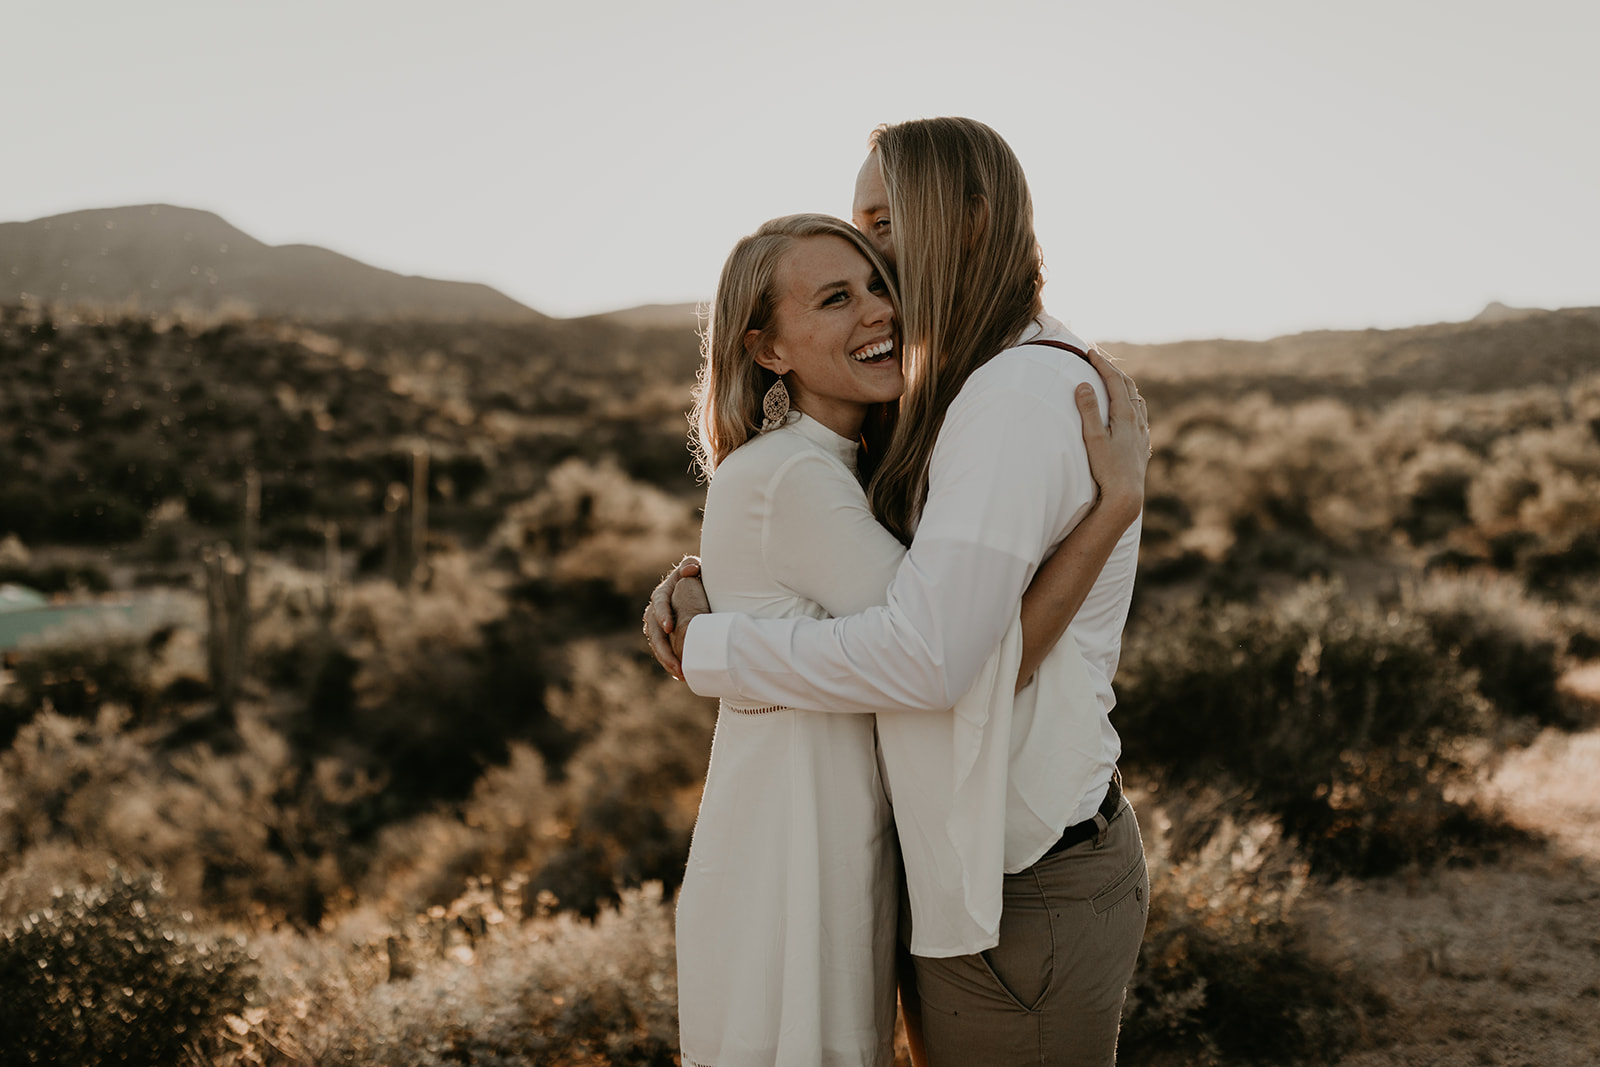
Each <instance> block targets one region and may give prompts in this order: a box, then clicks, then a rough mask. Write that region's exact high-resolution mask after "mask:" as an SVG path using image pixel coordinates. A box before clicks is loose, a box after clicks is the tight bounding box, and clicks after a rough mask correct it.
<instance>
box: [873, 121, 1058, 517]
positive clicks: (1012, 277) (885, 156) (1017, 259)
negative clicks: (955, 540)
mask: <svg viewBox="0 0 1600 1067" xmlns="http://www.w3.org/2000/svg"><path fill="white" fill-rule="evenodd" d="M869 144H870V145H871V150H872V151H874V152H876V153H877V154H878V163H879V166H880V167H881V168H882V171H883V184H884V188H885V190H886V191H887V193H888V197H889V217H890V224H889V225H890V233H891V235H892V236H893V239H894V247H895V258H896V261H897V264H898V271H899V273H898V284H899V290H900V336H901V339H902V340H901V349H900V351H901V365H902V366H903V367H904V369H905V376H906V391H905V395H904V396H903V397H902V398H901V400H900V417H899V420H898V425H897V427H896V429H895V432H894V436H893V437H892V439H891V440H890V442H889V447H888V450H887V451H886V452H885V454H884V457H883V460H882V462H881V463H879V464H878V466H877V468H876V472H875V473H874V475H873V478H872V482H871V484H870V486H869V488H868V495H869V497H870V499H871V501H872V510H873V513H874V514H875V515H876V516H877V518H878V521H879V522H881V523H883V525H884V526H886V527H887V528H888V529H889V530H890V532H892V533H893V534H894V535H895V536H896V537H898V538H900V540H901V541H903V542H905V543H906V544H910V543H911V533H912V531H913V530H914V529H915V528H916V523H917V519H918V517H919V516H920V515H921V513H922V505H923V504H924V503H925V502H926V500H927V496H928V461H929V459H930V458H931V457H932V455H933V445H934V441H935V439H936V438H937V437H938V436H939V429H940V427H941V426H943V425H944V418H945V413H946V412H947V411H949V409H950V403H951V401H953V400H954V399H955V397H956V394H957V393H959V392H960V391H961V387H962V386H963V385H965V384H966V381H967V378H968V377H970V376H971V374H972V372H973V371H975V370H977V369H978V368H979V367H981V366H982V365H983V364H984V363H986V362H987V361H988V360H989V359H990V358H992V357H993V356H995V355H996V354H998V353H999V352H1001V351H1003V350H1004V349H1006V348H1009V347H1011V346H1012V345H1014V344H1015V343H1016V342H1017V340H1018V339H1019V338H1020V337H1021V335H1022V332H1023V331H1024V330H1025V329H1026V328H1027V326H1028V324H1029V323H1030V322H1032V321H1033V320H1034V319H1035V318H1036V317H1038V316H1039V315H1040V314H1041V313H1042V312H1043V310H1044V305H1043V302H1042V301H1041V299H1040V290H1041V289H1042V288H1043V287H1044V257H1043V255H1042V254H1041V253H1040V251H1039V242H1038V240H1037V239H1036V238H1035V237H1034V232H1033V198H1032V197H1031V196H1030V195H1029V193H1028V182H1027V179H1026V177H1025V176H1024V175H1023V173H1022V164H1021V163H1019V162H1018V161H1017V157H1016V154H1015V153H1013V152H1012V151H1011V146H1010V145H1008V144H1006V142H1005V140H1004V139H1002V138H1001V136H1000V135H999V134H998V133H996V132H995V131H994V130H992V129H990V128H989V127H988V126H985V125H984V124H983V123H981V122H976V121H974V120H972V119H964V118H937V119H919V120H916V121H914V122H902V123H899V124H898V125H893V126H879V127H878V128H877V129H876V130H874V131H873V132H872V137H871V139H870V141H869Z"/></svg>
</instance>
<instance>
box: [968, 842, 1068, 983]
mask: <svg viewBox="0 0 1600 1067" xmlns="http://www.w3.org/2000/svg"><path fill="white" fill-rule="evenodd" d="M1006 883H1007V884H1006V892H1005V903H1004V906H1003V908H1002V910H1001V912H1000V943H999V944H998V945H996V946H995V947H994V948H991V949H989V950H988V951H986V952H982V953H980V954H979V955H980V957H981V958H982V960H983V962H984V965H985V966H987V967H988V969H989V972H990V973H991V974H993V975H994V980H995V982H996V983H997V984H998V985H999V986H1000V988H1001V989H1003V990H1004V991H1005V992H1006V993H1007V994H1008V995H1009V996H1010V997H1011V999H1012V1000H1014V1001H1016V1004H1017V1006H1018V1007H1019V1008H1022V1009H1023V1010H1025V1011H1032V1010H1034V1008H1036V1007H1037V1006H1038V1005H1039V1002H1040V1001H1042V1000H1043V999H1044V997H1045V994H1046V993H1048V992H1049V991H1050V983H1051V981H1052V980H1053V979H1054V977H1055V963H1056V931H1055V920H1054V918H1053V916H1052V915H1051V913H1050V905H1049V902H1048V901H1047V900H1046V899H1045V894H1044V888H1043V887H1042V886H1041V885H1040V884H1039V880H1038V879H1037V878H1036V877H1035V876H1034V874H1033V872H1032V871H1023V872H1022V873H1020V874H1014V875H1007V876H1006Z"/></svg>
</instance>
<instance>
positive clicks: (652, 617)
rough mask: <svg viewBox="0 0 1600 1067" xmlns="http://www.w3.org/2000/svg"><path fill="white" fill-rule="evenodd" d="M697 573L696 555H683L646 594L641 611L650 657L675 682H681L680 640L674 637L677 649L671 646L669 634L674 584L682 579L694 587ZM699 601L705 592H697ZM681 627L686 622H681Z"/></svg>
mask: <svg viewBox="0 0 1600 1067" xmlns="http://www.w3.org/2000/svg"><path fill="white" fill-rule="evenodd" d="M699 573H700V559H699V557H697V556H684V557H683V559H682V560H680V561H679V562H678V565H677V566H676V567H674V568H672V570H671V572H670V573H668V574H667V576H666V577H665V578H663V579H661V584H660V585H658V586H656V588H655V592H653V593H651V594H650V603H649V604H647V605H646V606H645V609H644V639H645V641H646V642H648V643H649V645H650V654H651V655H652V656H654V657H655V658H656V662H657V663H659V664H661V667H662V669H663V670H665V671H666V672H667V673H668V674H670V675H672V676H673V677H674V678H676V679H677V680H678V681H680V682H681V681H683V663H682V662H681V656H682V652H683V639H682V638H681V637H679V638H678V641H677V648H676V649H674V647H673V640H672V633H673V629H674V628H675V627H676V626H677V623H678V619H677V613H676V612H675V611H674V610H673V607H672V594H673V591H674V590H675V589H677V587H678V583H679V582H681V581H682V580H683V579H685V578H695V583H694V584H696V585H699V584H700V582H699V579H698V578H696V575H698V574H699ZM700 599H701V600H702V601H703V600H704V599H705V590H704V589H702V590H701V591H700ZM683 621H684V623H685V624H687V623H688V620H687V619H685V620H683Z"/></svg>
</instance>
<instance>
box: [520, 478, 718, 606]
mask: <svg viewBox="0 0 1600 1067" xmlns="http://www.w3.org/2000/svg"><path fill="white" fill-rule="evenodd" d="M698 541H699V532H698V527H697V524H696V522H695V518H694V511H693V509H692V508H691V507H690V506H689V505H687V504H686V503H685V502H683V501H682V500H679V499H677V498H676V497H673V496H670V495H668V494H666V493H664V492H662V491H661V490H659V489H656V488H654V487H653V486H649V485H645V484H643V483H641V482H636V481H634V480H632V479H631V478H629V477H628V476H627V475H626V474H624V473H623V472H622V470H621V469H620V468H618V467H617V465H616V464H615V462H613V461H611V460H609V459H608V460H605V461H603V462H601V463H599V464H590V463H586V462H584V461H583V460H580V459H570V460H567V461H566V462H564V463H562V464H560V465H559V466H557V467H556V468H555V469H553V470H552V471H551V472H550V475H549V480H548V483H547V484H546V486H545V488H544V489H543V490H541V491H540V492H539V493H537V494H535V495H534V496H532V497H529V498H528V499H526V500H524V501H522V502H521V503H518V504H513V505H512V506H511V507H510V508H508V509H507V510H506V514H505V518H504V520H503V521H502V522H501V524H500V526H499V527H498V528H496V530H495V532H494V535H493V536H492V538H491V539H490V543H491V545H492V546H494V547H496V548H498V549H500V550H501V551H502V552H504V553H507V554H509V555H510V556H511V557H512V558H513V559H514V560H515V562H516V566H517V567H518V569H519V570H520V572H521V573H522V575H523V577H524V578H527V579H530V580H542V581H546V582H555V583H559V584H560V585H563V586H580V585H582V584H584V583H588V582H595V583H600V584H602V585H603V586H605V587H608V588H609V589H610V590H612V591H614V592H615V593H616V594H617V596H618V598H619V602H620V603H625V604H627V605H628V615H627V616H626V617H623V616H620V615H619V616H618V617H617V618H615V619H613V620H611V621H612V624H613V625H620V624H621V623H622V622H623V621H624V618H626V621H627V622H632V621H634V620H633V619H632V617H631V616H632V615H634V614H637V612H636V611H635V610H634V607H633V606H634V605H637V604H642V603H643V602H644V598H645V597H646V596H647V595H648V594H649V592H650V590H651V589H653V588H655V584H656V581H657V580H658V579H659V578H660V577H661V575H662V574H663V573H665V572H666V571H667V570H668V569H669V568H670V567H671V566H672V564H673V563H675V562H676V561H677V560H678V559H679V558H680V557H681V556H682V555H683V553H684V552H686V551H689V550H691V549H692V548H693V547H694V545H695V544H697V543H698Z"/></svg>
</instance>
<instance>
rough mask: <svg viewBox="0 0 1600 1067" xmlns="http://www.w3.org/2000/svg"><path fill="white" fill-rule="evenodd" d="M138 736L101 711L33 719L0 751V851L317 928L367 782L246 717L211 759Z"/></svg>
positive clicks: (346, 859)
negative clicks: (83, 855)
mask: <svg viewBox="0 0 1600 1067" xmlns="http://www.w3.org/2000/svg"><path fill="white" fill-rule="evenodd" d="M147 741H148V738H147V737H145V736H142V735H141V734H139V733H138V732H132V731H129V730H128V729H127V715H126V712H125V711H123V710H121V709H119V708H117V707H116V706H115V705H105V706H103V707H102V708H101V709H100V712H99V713H98V715H97V716H96V718H95V719H94V720H93V721H92V722H91V721H84V720H81V719H69V718H66V717H65V716H61V715H58V714H55V713H53V712H43V713H41V714H39V715H38V716H36V717H35V718H34V720H33V721H32V722H31V723H29V724H28V726H26V727H25V728H24V729H23V730H22V731H21V733H20V734H19V735H18V737H17V740H16V743H15V744H13V745H12V747H11V749H10V750H9V751H7V752H5V753H3V754H0V854H3V855H7V856H9V857H12V858H13V862H15V863H17V864H18V865H19V866H24V867H25V866H27V865H29V864H30V863H31V862H32V855H33V854H34V853H35V852H38V851H39V850H45V851H46V852H48V851H49V850H50V849H52V847H54V846H56V845H57V844H58V843H59V842H62V841H68V842H71V843H72V844H73V845H75V846H76V847H77V848H79V849H81V850H85V851H87V852H92V853H93V854H96V855H99V856H103V857H105V858H107V859H110V860H113V861H115V862H117V863H119V864H121V865H123V866H127V867H136V868H152V869H156V870H160V871H162V872H163V873H164V875H165V878H166V885H167V886H168V887H169V892H170V894H171V895H172V897H173V899H174V900H176V901H178V902H179V903H181V904H183V905H184V906H187V907H200V906H205V907H207V908H209V909H211V910H214V911H216V912H217V913H219V914H222V915H225V916H236V917H242V916H245V915H250V914H255V913H258V912H262V913H265V914H268V915H271V916H273V917H274V918H277V919H292V920H295V921H301V922H309V923H312V924H314V923H315V922H317V921H318V920H319V919H320V917H321V915H322V912H323V909H324V907H325V904H326V901H327V900H328V899H329V898H331V897H333V896H334V895H336V894H337V893H338V892H339V891H340V890H341V889H342V887H343V886H344V885H346V884H348V882H349V880H350V879H351V878H352V877H353V871H352V864H355V863H356V862H358V860H359V854H358V852H356V850H354V849H353V848H352V847H351V846H352V842H351V838H352V836H353V834H352V826H353V825H358V824H359V819H360V812H361V809H362V806H363V805H365V804H366V803H368V802H370V800H371V798H372V796H373V794H374V793H375V792H376V789H377V784H376V783H375V782H373V781H372V780H371V779H370V778H368V777H367V776H366V775H364V774H363V773H362V772H361V770H360V769H359V768H353V767H351V766H349V765H348V764H347V763H345V762H343V761H341V760H339V759H337V758H334V757H331V756H330V757H322V758H319V759H317V760H315V761H311V762H303V761H301V760H299V759H298V758H297V757H296V756H295V754H294V753H293V752H292V750H291V749H290V747H289V745H288V743H287V742H286V741H285V739H284V738H283V737H282V736H281V735H280V734H278V733H277V732H276V731H274V730H272V729H270V728H269V727H267V726H265V725H263V724H261V723H259V722H257V721H256V720H255V719H254V718H253V717H248V716H247V717H243V718H241V720H240V722H239V739H238V747H237V749H236V750H235V751H232V752H229V753H225V754H223V753H217V752H214V751H212V750H211V749H210V748H209V747H207V746H205V745H199V746H195V747H192V748H185V749H180V750H178V751H176V752H172V753H167V754H164V753H162V752H160V751H159V750H157V749H155V748H154V747H152V746H150V745H148V744H147V743H146V742H147Z"/></svg>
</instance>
